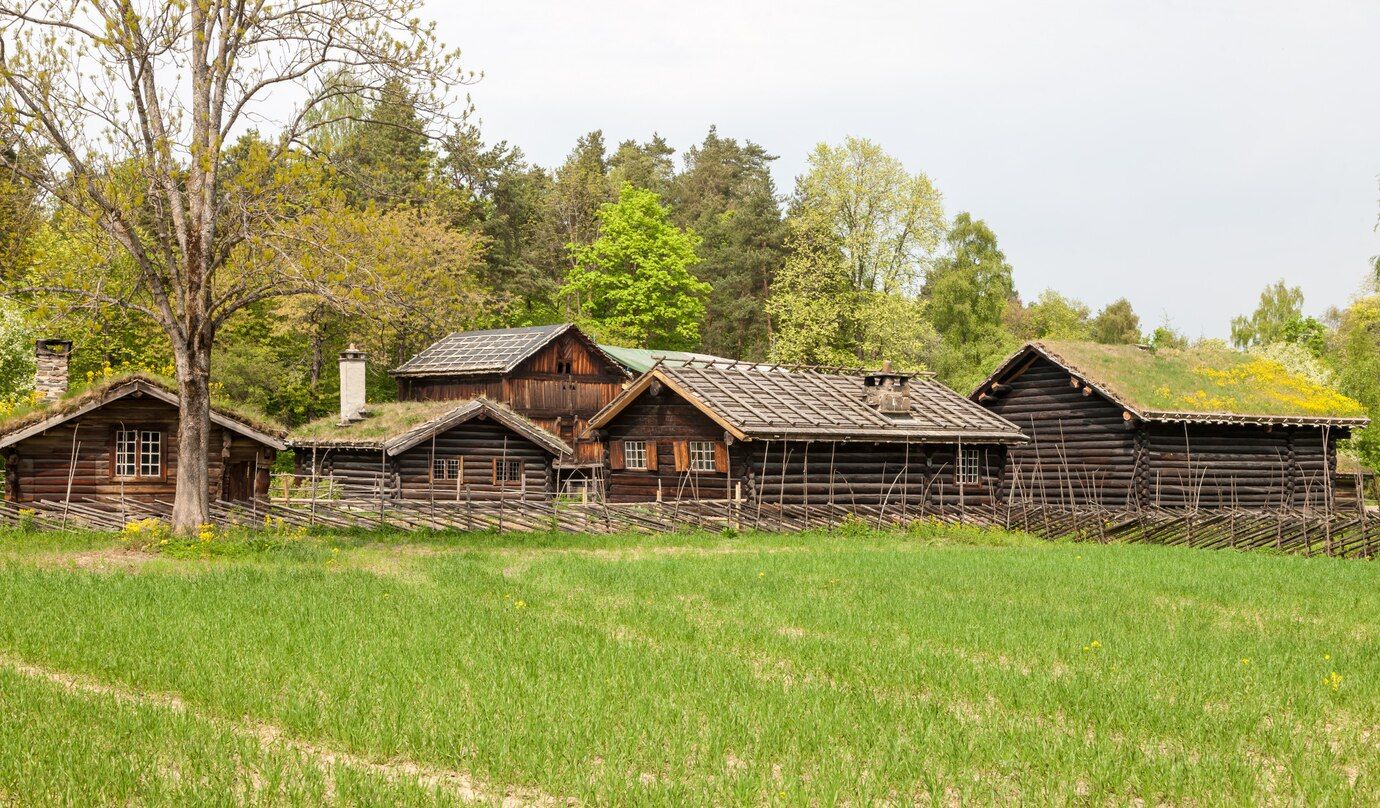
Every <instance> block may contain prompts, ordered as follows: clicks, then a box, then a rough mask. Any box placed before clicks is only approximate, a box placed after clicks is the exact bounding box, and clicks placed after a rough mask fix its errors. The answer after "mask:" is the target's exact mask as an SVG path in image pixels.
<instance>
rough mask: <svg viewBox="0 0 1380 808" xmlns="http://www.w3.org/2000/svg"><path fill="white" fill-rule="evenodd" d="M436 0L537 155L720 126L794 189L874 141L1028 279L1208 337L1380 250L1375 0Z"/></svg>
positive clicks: (1315, 291) (498, 109) (484, 90)
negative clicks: (978, 226) (1268, 299)
mask: <svg viewBox="0 0 1380 808" xmlns="http://www.w3.org/2000/svg"><path fill="white" fill-rule="evenodd" d="M428 8H429V11H430V14H431V15H432V16H434V17H435V18H437V19H438V20H439V25H440V29H441V32H442V36H443V37H444V39H445V40H446V41H447V42H448V43H450V44H453V45H457V46H459V47H460V48H461V49H462V52H463V54H464V57H465V61H466V63H467V65H468V67H470V68H472V69H476V70H480V71H483V73H484V78H483V79H482V80H481V81H480V82H479V83H478V84H477V85H476V86H474V87H473V88H472V96H473V99H474V102H475V104H476V106H477V114H478V116H479V118H480V120H481V124H482V127H483V130H484V133H485V136H486V138H487V139H488V140H491V141H492V140H498V139H507V140H509V141H511V142H513V143H515V144H517V145H519V146H521V147H522V148H523V150H524V151H525V152H526V153H527V154H528V156H529V158H531V159H533V160H534V161H536V162H538V163H540V164H542V165H546V166H551V165H554V164H556V163H559V162H560V161H561V160H562V159H563V158H564V156H565V155H566V154H567V153H568V152H569V151H570V149H571V147H572V146H573V145H574V142H575V139H576V137H578V136H579V135H580V134H582V133H584V132H587V131H589V130H591V129H603V130H604V133H605V135H606V136H607V137H608V139H609V141H610V142H611V143H616V142H617V141H619V140H623V139H627V138H636V139H638V140H643V139H646V138H647V137H649V136H650V135H651V133H652V132H654V131H656V132H660V133H661V134H662V135H663V136H665V137H666V138H667V139H668V140H669V141H670V142H671V144H672V145H674V146H675V147H676V148H677V149H678V150H680V151H683V150H684V149H685V148H686V147H687V146H689V145H691V144H693V143H695V142H698V141H699V140H701V139H702V138H703V137H704V134H705V131H706V130H707V128H708V126H709V125H710V124H711V123H716V124H718V127H719V132H720V134H721V135H724V136H728V137H736V138H740V139H750V140H753V141H756V142H758V143H760V144H762V145H763V146H764V147H766V148H767V149H768V150H769V151H770V152H771V153H773V154H777V155H779V156H780V158H781V159H780V160H778V161H777V163H776V166H775V174H776V179H777V182H778V184H779V186H780V188H781V190H782V191H783V192H788V191H789V190H790V189H791V188H792V187H793V185H794V178H795V176H796V174H798V173H800V171H801V170H802V167H803V164H804V158H805V155H806V153H807V152H808V151H809V149H810V148H811V147H812V146H813V144H815V143H817V142H819V141H821V140H826V141H830V142H837V141H838V140H840V139H842V138H843V137H844V136H845V135H848V134H853V135H858V136H862V137H868V138H871V139H873V140H875V141H877V142H878V143H879V144H881V145H882V147H883V148H885V149H886V150H888V151H889V152H891V153H892V154H894V155H896V156H897V157H899V158H901V159H902V160H903V161H904V162H905V164H906V166H907V167H908V168H909V169H910V170H912V171H924V172H926V173H927V174H929V176H930V177H931V178H932V179H933V180H934V181H935V183H936V184H937V185H938V187H939V188H940V190H941V191H942V192H943V194H944V197H945V210H946V213H948V214H949V215H952V214H954V213H957V212H959V211H962V210H968V211H971V212H973V213H974V215H976V216H979V217H981V218H983V219H985V220H986V221H987V222H988V223H989V224H990V225H991V226H992V227H993V229H994V230H995V231H996V233H997V236H998V238H999V239H1000V241H1001V245H1002V248H1003V249H1004V250H1005V252H1006V254H1007V256H1008V258H1009V259H1010V261H1011V263H1012V265H1013V266H1014V267H1015V273H1016V285H1017V287H1018V288H1019V289H1020V291H1021V293H1022V294H1023V295H1024V296H1026V297H1027V298H1028V299H1029V298H1033V297H1034V296H1035V294H1036V293H1038V292H1039V291H1040V290H1041V289H1044V288H1046V287H1054V288H1056V289H1058V290H1060V291H1061V292H1063V293H1065V294H1068V295H1072V296H1074V297H1078V298H1081V299H1083V300H1085V301H1086V302H1088V303H1089V304H1091V305H1093V306H1094V307H1095V308H1096V307H1098V306H1101V305H1103V304H1105V303H1107V302H1108V301H1110V300H1113V299H1115V298H1116V297H1119V296H1121V295H1125V296H1127V297H1129V298H1130V300H1131V302H1132V303H1133V304H1134V305H1135V308H1136V310H1137V311H1138V312H1139V313H1140V314H1141V317H1142V320H1143V321H1144V323H1145V325H1146V326H1147V327H1153V326H1154V325H1157V324H1159V323H1160V322H1161V321H1163V320H1164V319H1165V318H1168V320H1169V321H1170V322H1172V324H1173V325H1174V326H1175V327H1177V328H1180V329H1182V330H1183V331H1185V332H1187V333H1188V334H1189V335H1190V336H1198V335H1207V336H1225V335H1226V333H1227V331H1228V321H1229V320H1230V318H1231V317H1232V316H1233V315H1235V314H1239V313H1242V312H1246V311H1249V310H1251V309H1252V308H1254V304H1255V300H1256V298H1257V296H1258V295H1259V292H1260V289H1261V288H1262V287H1264V286H1265V284H1267V283H1269V282H1272V281H1274V280H1276V279H1278V278H1284V279H1286V280H1287V281H1288V282H1289V283H1290V284H1294V285H1300V286H1302V287H1303V290H1304V293H1305V295H1306V298H1307V308H1308V310H1309V312H1310V313H1321V312H1322V311H1323V310H1325V309H1326V308H1327V307H1328V306H1332V305H1340V304H1344V303H1345V302H1346V301H1347V299H1348V298H1349V297H1350V296H1351V295H1353V294H1354V293H1355V292H1356V291H1357V290H1358V289H1359V287H1360V284H1361V282H1362V280H1363V278H1364V276H1365V274H1366V270H1367V262H1366V259H1367V256H1371V255H1375V254H1377V253H1380V235H1378V234H1377V233H1376V232H1375V230H1374V227H1375V224H1376V216H1377V213H1378V212H1380V203H1377V198H1380V190H1377V175H1380V50H1377V47H1376V43H1377V42H1380V3H1377V2H1370V1H1369V0H1356V2H1351V3H1337V2H1317V1H1316V0H1315V1H1314V2H1307V3H1304V2H1298V3H1292V4H1286V3H1275V2H1264V1H1263V0H1257V2H1239V3H1230V2H1217V1H1216V0H1171V1H1167V2H1157V1H1156V0H1139V1H1138V2H1114V1H1112V0H1102V1H1101V2H1064V1H1063V0H1060V2H1029V0H1015V1H1014V2H968V1H967V0H962V1H961V2H953V0H949V2H944V3H934V2H927V1H926V2H904V3H902V2H897V3H893V2H882V1H881V0H869V1H868V2H855V3H842V2H816V1H815V0H806V1H805V2H794V3H790V4H786V3H780V4H777V3H768V2H758V1H757V0H733V2H724V0H697V2H693V3H685V2H677V3H659V2H646V0H642V1H641V2H634V0H586V2H579V3H571V2H536V1H534V0H507V1H506V2H490V3H474V2H455V1H454V0H448V1H447V2H441V1H440V0H431V2H430V3H429V6H428ZM677 159H679V157H678V158H677Z"/></svg>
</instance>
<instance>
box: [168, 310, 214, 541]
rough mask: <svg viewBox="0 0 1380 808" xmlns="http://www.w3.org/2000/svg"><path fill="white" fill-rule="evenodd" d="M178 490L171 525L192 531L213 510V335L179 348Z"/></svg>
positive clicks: (177, 351) (178, 528)
mask: <svg viewBox="0 0 1380 808" xmlns="http://www.w3.org/2000/svg"><path fill="white" fill-rule="evenodd" d="M175 353H176V362H177V394H178V397H179V398H180V399H181V406H180V407H179V408H178V418H177V494H176V496H175V497H174V498H173V512H172V528H173V530H174V531H175V532H177V533H179V534H182V535H191V534H194V533H196V532H197V529H198V528H199V527H200V526H201V525H203V524H205V523H206V522H207V521H208V517H209V514H210V469H209V465H210V455H211V451H210V436H211V339H210V338H209V337H206V338H203V339H198V340H194V341H193V342H192V344H191V345H188V346H186V348H185V349H183V350H176V351H175Z"/></svg>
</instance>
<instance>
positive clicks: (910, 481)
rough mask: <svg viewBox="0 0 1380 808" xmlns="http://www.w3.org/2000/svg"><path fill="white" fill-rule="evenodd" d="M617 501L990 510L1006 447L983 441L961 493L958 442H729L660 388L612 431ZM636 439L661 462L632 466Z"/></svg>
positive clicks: (611, 490) (612, 484)
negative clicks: (694, 446)
mask: <svg viewBox="0 0 1380 808" xmlns="http://www.w3.org/2000/svg"><path fill="white" fill-rule="evenodd" d="M605 432H606V433H607V436H608V441H609V469H610V470H609V472H608V497H609V499H610V501H613V502H647V501H651V500H655V499H656V498H657V496H658V492H660V496H661V498H662V499H663V500H664V501H671V500H677V499H679V500H688V499H696V498H700V499H720V498H725V497H731V496H736V495H738V494H740V493H741V495H742V496H743V497H744V498H745V499H749V500H755V499H757V498H758V497H759V496H760V497H761V498H762V500H763V501H764V502H769V503H773V504H776V503H784V504H787V505H799V504H815V505H824V504H827V503H829V502H834V503H836V504H838V505H845V506H846V505H851V504H857V505H878V504H881V503H883V502H887V503H897V504H899V503H900V502H902V501H906V502H909V503H911V504H916V505H919V504H922V503H923V504H928V505H940V504H952V505H959V504H966V505H984V504H991V503H992V502H993V501H994V500H995V498H996V495H997V493H998V491H999V489H1000V483H1001V474H1002V468H1003V465H1004V461H1005V456H1006V453H1005V449H1004V448H1003V447H1001V446H997V445H986V444H979V445H973V446H968V447H965V448H969V449H976V450H977V452H978V457H979V481H978V482H977V483H969V484H967V485H963V486H959V485H958V484H957V483H956V482H955V480H956V475H955V469H954V457H955V454H956V452H957V448H958V447H957V446H956V445H953V444H947V445H945V444H928V445H926V444H919V443H915V444H911V445H910V446H907V445H906V444H905V443H884V442H872V441H866V442H850V443H844V442H833V441H809V442H807V441H762V440H752V441H746V442H742V441H739V442H734V443H729V442H728V441H727V440H726V438H725V435H724V430H723V427H721V426H719V424H717V423H715V422H714V421H713V420H712V419H710V418H709V417H707V416H706V415H704V414H703V413H702V412H700V411H699V410H698V409H697V408H695V407H694V406H693V405H691V404H690V403H689V402H687V401H685V400H684V399H682V398H681V397H680V396H678V395H676V394H674V393H672V392H670V391H669V390H666V389H664V388H662V389H658V386H656V385H653V387H652V388H651V389H649V390H648V391H647V392H646V393H644V394H643V395H642V396H641V397H640V398H638V400H637V401H634V402H633V403H632V404H630V405H628V407H627V408H626V409H624V410H623V411H622V412H621V413H619V414H618V416H617V417H616V418H614V419H613V421H611V422H610V423H609V424H608V427H607V428H606V430H605ZM627 441H646V443H647V445H648V452H649V455H651V456H654V457H655V462H654V463H651V462H649V463H648V468H646V469H630V468H628V467H627V465H628V464H627V457H626V451H625V449H624V447H625V444H626V442H627ZM690 441H709V442H713V443H714V444H715V454H716V458H715V459H716V470H715V471H713V472H708V471H694V470H691V469H689V468H688V467H687V463H686V460H687V457H686V451H687V450H686V449H685V448H683V447H684V446H686V445H687V444H688V443H689V442H690Z"/></svg>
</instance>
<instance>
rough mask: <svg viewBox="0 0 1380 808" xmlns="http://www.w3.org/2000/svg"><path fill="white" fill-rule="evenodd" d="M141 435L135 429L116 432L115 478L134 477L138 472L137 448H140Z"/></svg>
mask: <svg viewBox="0 0 1380 808" xmlns="http://www.w3.org/2000/svg"><path fill="white" fill-rule="evenodd" d="M138 441H139V433H138V432H137V431H136V430H133V429H121V430H118V431H116V432H115V476H116V477H133V476H134V475H135V474H136V473H137V472H138V470H139V469H138V466H136V465H135V448H136V447H137V446H138Z"/></svg>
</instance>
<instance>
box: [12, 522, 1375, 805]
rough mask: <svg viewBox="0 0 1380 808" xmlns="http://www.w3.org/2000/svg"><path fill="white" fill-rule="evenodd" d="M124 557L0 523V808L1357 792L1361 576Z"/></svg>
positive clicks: (1067, 565) (1175, 565)
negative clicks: (35, 807)
mask: <svg viewBox="0 0 1380 808" xmlns="http://www.w3.org/2000/svg"><path fill="white" fill-rule="evenodd" d="M121 542H122V540H121V539H120V538H116V537H103V536H96V535H82V534H71V535H60V534H59V535H51V534H50V535H28V534H20V533H11V534H0V805H3V804H10V803H15V804H20V805H29V804H39V805H50V804H71V805H91V804H121V805H126V804H177V805H184V804H189V803H194V804H203V803H210V804H226V805H239V804H318V803H322V802H331V801H334V802H336V803H339V804H458V803H464V802H467V801H474V800H477V801H481V802H483V801H488V802H500V801H504V800H506V801H507V802H509V803H512V804H527V803H544V804H553V805H554V804H565V803H566V802H568V801H570V802H577V803H579V804H585V805H588V804H619V805H626V804H653V805H672V804H676V805H680V804H701V805H703V804H713V805H725V804H733V805H739V804H750V805H755V804H791V805H800V804H818V805H826V804H835V803H839V802H847V803H851V804H854V805H858V804H873V803H886V804H893V805H900V804H912V803H921V804H930V803H941V804H946V805H947V804H960V803H961V804H971V803H978V804H989V803H1003V804H1010V803H1013V802H1023V803H1038V804H1049V803H1056V804H1064V803H1073V804H1129V803H1142V804H1151V805H1154V804H1163V803H1168V804H1195V805H1219V804H1248V803H1250V804H1260V803H1265V804H1303V803H1307V804H1339V805H1346V804H1355V805H1374V804H1377V803H1380V779H1378V778H1380V693H1378V692H1377V684H1380V631H1378V629H1377V627H1378V625H1380V624H1378V623H1377V615H1380V566H1377V565H1375V564H1372V563H1367V562H1360V561H1338V560H1331V559H1308V558H1299V557H1284V556H1273V555H1268V554H1263V553H1256V554H1246V553H1235V552H1229V551H1220V552H1212V551H1196V550H1182V549H1167V548H1156V547H1146V546H1099V545H1087V544H1060V543H1042V542H1038V541H1036V540H1033V539H1025V538H1021V537H1010V536H1002V535H997V534H980V533H967V532H964V533H960V534H959V535H952V534H951V533H949V532H945V531H939V532H936V531H930V532H927V533H924V534H912V535H904V534H869V533H865V532H852V533H849V534H848V535H832V536H830V535H799V536H776V535H747V536H741V537H724V536H718V535H690V536H666V537H660V538H647V537H570V536H565V537H561V536H546V537H542V536H537V537H524V536H494V535H456V536H438V537H404V536H363V535H360V536H329V535H322V536H313V537H307V538H296V539H285V540H282V541H275V542H259V543H257V544H254V543H248V542H244V541H241V540H236V539H233V538H232V539H225V538H216V539H212V540H211V541H209V542H203V543H198V544H193V545H186V546H184V545H177V544H173V545H168V546H166V547H162V548H161V549H162V550H163V552H162V553H148V552H135V551H130V550H127V549H125V548H124V547H123V546H122V544H121ZM154 546H155V547H158V545H154ZM173 549H176V550H177V552H175V553H173V552H172V550H173ZM173 555H176V556H181V557H172V556H173ZM199 555H214V556H215V557H212V558H197V557H196V556H199Z"/></svg>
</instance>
